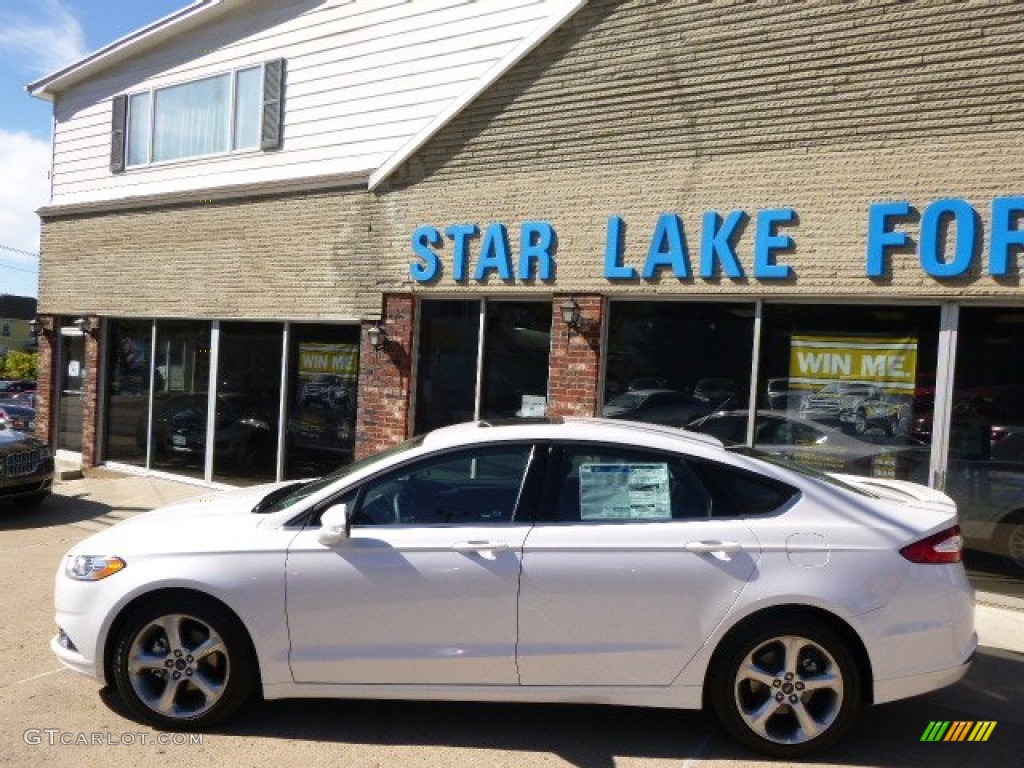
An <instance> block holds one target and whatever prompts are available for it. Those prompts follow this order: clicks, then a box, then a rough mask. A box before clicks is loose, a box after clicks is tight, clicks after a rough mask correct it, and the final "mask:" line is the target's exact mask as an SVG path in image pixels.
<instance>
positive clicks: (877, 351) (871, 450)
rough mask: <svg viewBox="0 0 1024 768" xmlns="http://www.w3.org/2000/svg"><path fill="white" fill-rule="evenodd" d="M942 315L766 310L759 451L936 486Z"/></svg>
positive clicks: (889, 309) (932, 310)
mask: <svg viewBox="0 0 1024 768" xmlns="http://www.w3.org/2000/svg"><path fill="white" fill-rule="evenodd" d="M939 315H940V312H939V308H938V307H893V306H852V305H851V306H847V307H843V309H842V311H836V307H834V306H815V305H772V304H767V305H765V306H764V310H763V320H762V327H761V354H760V359H759V363H758V364H759V371H760V376H759V384H758V421H757V423H756V425H755V431H754V445H755V447H757V448H760V449H762V450H766V451H770V452H773V453H777V454H779V455H781V456H784V457H786V458H790V459H794V460H796V461H799V462H801V463H804V464H808V465H810V466H812V467H815V468H817V469H820V470H825V471H832V472H845V473H849V474H856V475H867V476H873V477H890V478H897V479H903V480H913V481H915V482H919V483H928V481H929V462H930V453H931V446H930V441H931V436H930V433H926V431H925V430H923V429H922V428H921V426H920V425H921V423H922V422H921V419H922V418H925V417H927V418H928V419H929V420H930V416H931V412H932V410H933V407H934V393H935V372H936V365H937V363H936V361H937V352H938V339H939ZM715 418H716V417H711V418H709V419H708V420H707V421H706V422H705V425H704V426H703V429H705V431H709V432H714V428H713V426H712V422H713V421H714V419H715ZM929 423H930V421H929ZM744 442H745V441H744Z"/></svg>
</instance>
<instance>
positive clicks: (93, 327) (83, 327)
mask: <svg viewBox="0 0 1024 768" xmlns="http://www.w3.org/2000/svg"><path fill="white" fill-rule="evenodd" d="M75 327H76V328H77V329H78V330H80V331H81V332H82V333H87V334H89V335H90V336H93V335H95V334H96V331H98V330H99V329H100V324H99V321H97V320H93V319H92V318H91V317H80V318H78V319H77V320H75Z"/></svg>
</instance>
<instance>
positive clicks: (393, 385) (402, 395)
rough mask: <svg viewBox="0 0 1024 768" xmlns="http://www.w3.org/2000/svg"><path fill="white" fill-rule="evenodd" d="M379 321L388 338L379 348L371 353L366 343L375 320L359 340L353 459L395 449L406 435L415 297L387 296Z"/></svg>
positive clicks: (414, 321) (364, 328)
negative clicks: (357, 392) (354, 450)
mask: <svg viewBox="0 0 1024 768" xmlns="http://www.w3.org/2000/svg"><path fill="white" fill-rule="evenodd" d="M380 322H381V327H382V328H383V329H384V332H385V333H386V334H387V340H386V342H385V344H384V348H383V349H380V350H374V349H373V347H371V346H370V342H369V341H368V340H367V338H366V331H367V329H369V328H371V327H373V326H374V325H376V324H377V322H376V321H374V320H364V321H363V325H362V330H361V335H360V342H359V395H358V401H357V402H358V413H357V415H356V458H362V457H364V456H369V455H371V454H373V453H376V452H377V451H380V450H382V449H384V448H387V447H389V446H392V445H395V444H396V443H399V442H401V441H402V440H404V439H405V438H406V437H407V436H408V434H409V415H410V414H409V406H410V394H411V391H412V382H411V377H412V338H413V330H414V328H415V326H416V304H415V299H414V297H413V296H412V295H411V294H385V296H384V308H383V311H382V312H381V321H380Z"/></svg>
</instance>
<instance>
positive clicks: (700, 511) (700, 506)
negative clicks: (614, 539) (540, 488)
mask: <svg viewBox="0 0 1024 768" xmlns="http://www.w3.org/2000/svg"><path fill="white" fill-rule="evenodd" d="M549 488H550V503H549V505H548V508H547V510H546V514H545V517H546V518H547V519H551V520H554V521H558V522H584V523H615V522H659V521H660V522H665V521H669V520H680V519H707V518H708V517H710V515H711V504H712V498H711V495H710V494H709V493H708V491H707V490H706V489H705V488H704V486H703V484H702V483H701V481H700V479H699V478H698V477H697V476H696V475H695V474H694V473H693V471H692V470H691V469H690V468H689V466H688V465H687V463H686V462H685V461H684V460H683V459H682V458H680V457H677V456H673V455H672V454H668V453H660V452H655V451H644V450H637V449H631V448H623V447H618V446H605V445H590V444H573V445H565V446H563V447H562V449H561V457H560V460H559V461H558V462H556V463H555V468H554V473H553V481H552V482H551V484H550V485H549Z"/></svg>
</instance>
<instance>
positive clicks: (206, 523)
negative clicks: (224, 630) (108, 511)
mask: <svg viewBox="0 0 1024 768" xmlns="http://www.w3.org/2000/svg"><path fill="white" fill-rule="evenodd" d="M293 482H294V481H289V482H284V483H268V484H265V485H257V486H252V487H250V488H241V489H238V490H230V491H218V492H214V493H208V494H204V495H202V496H197V497H195V498H192V499H186V500H185V501H179V502H175V503H174V504H168V505H167V506H164V507H159V508H157V509H154V510H153V511H152V512H143V513H142V514H139V515H135V516H134V517H130V518H128V519H127V520H123V521H121V522H119V523H117V524H116V525H113V526H111V527H110V528H108V529H107V530H105V531H101V532H100V533H97V534H95V535H93V536H90V537H89V538H88V539H86V540H85V541H83V542H81V543H80V544H79V545H77V546H76V547H75V548H74V550H73V551H74V552H78V553H83V554H121V553H126V552H150V551H152V552H161V551H171V550H173V551H178V552H180V551H183V550H192V551H201V550H203V549H205V548H210V549H220V548H221V547H220V545H219V543H223V542H224V541H227V540H229V539H231V538H233V537H238V536H239V535H240V534H241V533H243V532H244V531H251V530H253V529H255V528H257V527H259V526H260V524H261V523H262V522H263V521H264V520H266V518H265V517H264V516H263V515H258V514H253V511H252V510H253V507H255V506H256V504H257V503H258V502H259V501H260V500H261V499H262V498H263V497H264V496H266V495H267V494H268V493H270V491H272V490H274V489H275V488H280V487H281V486H284V485H290V484H291V483H293ZM86 550H89V551H88V552H86Z"/></svg>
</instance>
